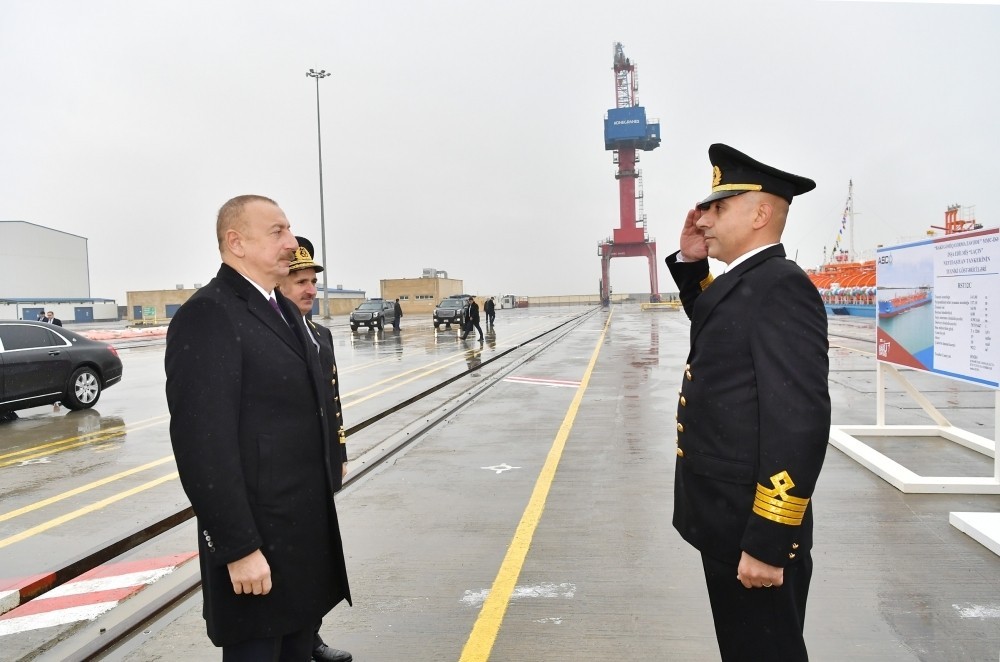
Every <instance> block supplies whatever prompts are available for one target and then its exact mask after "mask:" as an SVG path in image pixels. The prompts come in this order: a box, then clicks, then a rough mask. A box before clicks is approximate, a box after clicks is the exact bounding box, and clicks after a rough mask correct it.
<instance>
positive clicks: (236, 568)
mask: <svg viewBox="0 0 1000 662" xmlns="http://www.w3.org/2000/svg"><path fill="white" fill-rule="evenodd" d="M226 567H227V568H229V579H230V581H232V582H233V592H234V593H236V595H240V594H241V593H246V594H247V595H249V594H251V593H252V594H254V595H267V594H268V593H270V592H271V566H270V565H268V563H267V559H265V558H264V554H263V553H262V552H261V551H260V550H259V549H258V550H256V551H253V552H250V553H249V554H247V555H246V556H244V557H243V558H241V559H239V560H237V561H233V562H232V563H228V564H227V565H226Z"/></svg>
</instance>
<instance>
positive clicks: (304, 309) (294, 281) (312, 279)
mask: <svg viewBox="0 0 1000 662" xmlns="http://www.w3.org/2000/svg"><path fill="white" fill-rule="evenodd" d="M295 240H296V241H297V242H298V244H299V247H298V249H296V251H295V255H294V257H293V259H292V262H291V264H290V265H289V267H288V275H287V276H285V277H284V278H283V279H282V280H281V283H280V284H279V286H280V289H281V293H282V294H283V295H284V296H285V297H286V298H287V299H289V300H291V302H292V303H293V304H295V307H296V308H298V309H299V313H301V315H302V320H303V322H304V323H305V327H306V331H307V332H308V334H309V336H310V340H311V341H312V343H313V345H314V347H315V348H316V351H317V352H318V353H319V362H320V367H321V373H322V374H324V375H326V376H327V379H329V383H330V392H329V394H328V395H327V402H328V404H329V407H328V411H329V414H328V415H329V416H330V419H329V420H331V421H333V423H332V425H331V430H336V431H337V443H338V444H339V446H340V457H341V461H342V464H341V478H343V477H344V476H346V475H347V443H346V434H345V432H344V418H343V409H342V407H341V404H340V387H339V386H338V384H337V358H336V356H335V355H334V353H333V336H332V334H331V333H330V329H328V328H326V327H325V326H321V325H319V324H316V323H314V322H313V321H312V309H313V302H314V301H315V300H316V280H317V279H316V274H318V273H321V272H322V271H323V267H322V266H321V265H319V264H317V263H316V261H315V260H313V257H312V256H313V245H312V242H311V241H309V240H308V239H306V238H305V237H295ZM331 443H333V442H332V441H331ZM336 487H337V488H338V489H339V487H340V484H339V483H338V484H337V485H336ZM312 658H313V660H318V661H319V662H351V660H352V659H353V657H352V656H351V654H350V653H348V652H347V651H342V650H338V649H336V648H331V647H330V646H327V645H326V643H325V642H324V641H323V639H322V637H320V635H319V628H318V627H317V628H316V634H315V636H314V638H313V653H312Z"/></svg>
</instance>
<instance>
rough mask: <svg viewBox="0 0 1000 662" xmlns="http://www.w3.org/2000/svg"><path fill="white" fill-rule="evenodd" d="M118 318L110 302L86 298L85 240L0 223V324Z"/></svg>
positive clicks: (31, 226) (20, 223)
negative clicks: (45, 318) (47, 317)
mask: <svg viewBox="0 0 1000 662" xmlns="http://www.w3.org/2000/svg"><path fill="white" fill-rule="evenodd" d="M49 310H51V311H52V312H53V313H55V316H56V317H58V318H59V319H61V320H62V321H63V322H95V321H109V320H117V319H118V305H117V303H116V302H115V300H114V299H101V298H94V297H92V296H91V293H90V258H89V255H88V250H87V238H86V237H80V236H77V235H75V234H70V233H68V232H62V231H60V230H55V229H53V228H47V227H44V226H42V225H37V224H35V223H28V222H26V221H0V319H30V320H34V319H37V317H38V314H39V313H40V312H44V311H49Z"/></svg>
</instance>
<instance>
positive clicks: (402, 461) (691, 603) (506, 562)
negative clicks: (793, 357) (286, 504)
mask: <svg viewBox="0 0 1000 662" xmlns="http://www.w3.org/2000/svg"><path fill="white" fill-rule="evenodd" d="M553 310H555V309H553ZM613 310H614V312H613V316H612V319H611V321H610V324H608V326H607V329H606V330H605V317H606V315H604V314H601V315H597V316H594V317H592V318H590V319H589V320H588V321H586V322H585V323H584V324H583V325H582V326H581V327H580V328H578V329H577V330H575V331H574V332H572V333H571V334H570V335H569V336H567V337H566V338H565V339H563V340H562V341H560V342H559V343H558V344H557V345H555V346H554V347H552V348H551V349H550V350H548V351H546V352H545V353H544V354H542V355H540V356H539V357H537V358H536V359H534V360H532V361H530V362H528V363H526V364H524V365H523V366H521V367H520V368H519V369H518V370H517V371H516V372H515V373H513V374H512V375H511V376H510V378H508V379H506V380H504V381H503V382H501V383H499V384H498V385H496V386H495V387H493V388H491V389H490V390H489V391H487V392H486V393H484V394H483V395H481V396H480V397H478V398H477V399H475V400H474V401H473V402H472V403H471V404H469V405H467V406H466V407H464V408H462V409H461V410H459V411H457V412H456V413H455V414H453V415H452V416H451V417H450V418H449V419H448V420H447V421H446V423H445V424H444V425H440V426H438V427H437V428H435V429H434V430H432V431H431V432H430V433H429V434H428V435H426V436H425V437H424V438H423V439H422V440H421V441H420V442H419V443H418V444H416V445H414V446H413V447H411V448H410V449H408V450H407V451H406V452H404V453H403V454H401V455H399V456H397V457H395V458H394V459H393V460H392V461H391V462H390V463H388V464H386V465H384V466H382V467H380V468H379V469H377V470H376V471H373V472H372V473H371V474H369V475H367V476H365V477H363V478H362V479H361V480H360V481H358V482H357V483H355V484H354V485H352V486H351V487H349V488H348V489H346V490H344V491H343V492H342V493H341V494H340V495H338V511H339V513H340V517H341V526H342V530H343V533H344V539H345V548H346V551H347V554H348V570H349V572H350V575H351V581H352V590H353V593H354V597H355V605H354V607H353V608H350V607H347V606H345V605H341V606H338V607H337V608H336V609H335V610H334V611H333V612H332V613H331V614H330V615H328V617H327V618H326V619H325V620H324V624H323V630H322V631H323V634H324V637H325V638H326V639H327V641H328V642H329V643H330V644H331V645H334V646H337V647H340V648H345V649H347V650H350V651H352V652H353V653H354V656H355V659H356V660H358V661H359V662H362V661H392V662H396V661H400V660H428V661H431V660H434V661H438V660H458V659H460V657H461V655H462V651H463V649H469V648H471V649H476V647H477V646H481V645H482V635H481V632H482V628H483V627H484V626H483V622H484V617H483V616H482V615H481V610H482V607H483V604H484V601H485V600H487V599H488V596H489V594H490V592H491V590H493V591H501V589H502V587H503V586H505V585H507V584H510V586H511V587H512V593H511V598H510V600H509V602H508V603H506V612H505V613H504V614H503V618H502V622H501V623H500V624H499V629H498V631H497V633H496V639H495V643H494V644H493V646H492V654H491V655H490V656H489V659H491V660H494V661H504V660H597V659H622V660H675V659H676V660H713V659H718V652H717V649H716V645H715V638H714V632H713V630H712V623H711V614H710V610H709V606H708V599H707V594H706V593H705V589H704V581H703V578H702V575H701V568H700V561H699V558H698V555H697V553H696V552H695V551H694V550H693V549H691V548H690V547H688V546H687V545H686V544H685V543H684V542H683V541H682V540H681V539H680V537H679V536H678V535H677V534H676V533H675V532H674V531H673V529H672V528H671V527H670V514H671V507H672V506H671V500H672V481H673V463H674V452H673V450H674V446H673V436H674V435H673V431H672V424H673V417H674V407H675V406H676V392H677V385H678V383H679V379H680V375H681V371H682V366H683V364H684V359H685V356H686V353H687V331H688V323H687V321H686V319H685V318H684V316H683V314H680V313H676V312H665V311H658V312H641V311H640V310H639V309H638V307H629V306H625V307H622V306H616V307H614V309H613ZM556 314H559V313H556ZM562 314H565V312H563V313H562ZM405 330H406V328H405V326H404V331H405ZM602 334H606V335H604V336H603V339H602ZM873 336H874V334H873V331H872V327H871V324H870V323H869V322H859V321H856V320H833V321H832V322H831V352H830V355H831V378H830V381H831V391H832V394H833V402H834V417H833V418H834V423H835V424H871V423H874V421H875V403H874V367H875V359H874V353H873ZM443 340H444V342H445V343H451V342H453V341H452V340H451V339H447V338H445V339H443ZM340 342H341V343H342V344H341V345H340V346H338V348H337V352H338V359H339V361H340V364H341V369H342V371H343V372H344V379H345V382H346V380H347V374H348V373H347V369H348V366H354V365H357V366H358V368H359V369H358V370H357V372H356V373H355V374H357V375H358V379H359V381H358V383H359V385H360V384H362V382H361V378H362V377H361V376H363V375H365V374H366V371H371V372H370V374H372V375H374V373H375V372H377V371H378V370H379V369H378V368H374V367H372V368H363V369H362V368H361V366H363V365H367V363H366V361H370V360H372V358H373V357H372V356H371V355H373V354H374V353H375V349H376V348H375V346H374V345H373V346H371V347H369V346H368V345H366V344H359V341H358V340H357V339H354V340H353V341H352V340H350V339H345V338H342V339H341V340H340ZM352 342H353V344H352V345H351V347H352V349H353V348H355V347H365V348H366V349H365V350H358V356H359V357H364V358H360V359H359V360H358V362H357V363H356V364H355V363H354V362H353V360H352V359H350V358H348V356H350V354H351V352H349V351H348V350H347V347H348V344H350V343H352ZM364 342H366V341H364V340H363V341H361V343H364ZM404 342H405V339H404ZM431 344H432V343H431V340H430V339H429V338H428V340H427V341H426V342H425V343H424V344H423V345H422V346H418V345H416V343H414V344H413V347H412V349H413V352H412V354H418V353H420V352H428V353H429V351H430V350H429V347H430V346H431ZM433 345H434V346H438V345H439V343H438V339H437V338H435V339H434V343H433ZM445 346H446V347H448V348H449V349H450V348H451V347H452V345H448V344H446V345H445ZM598 346H599V347H600V352H599V354H598V355H597V359H596V363H595V364H594V368H593V371H592V373H589V381H587V384H586V390H585V391H582V393H580V394H579V396H578V395H577V394H578V388H577V387H576V386H575V384H576V383H578V382H580V381H581V380H585V379H586V378H587V376H588V362H589V361H590V360H591V357H592V356H593V355H594V352H595V349H597V347H598ZM380 348H381V346H380ZM457 348H459V347H457ZM386 349H387V351H386V352H385V354H384V356H378V357H374V358H375V360H382V359H385V363H384V364H381V365H383V367H384V366H385V365H387V364H393V365H394V371H396V372H404V371H405V369H406V365H408V364H404V363H403V361H404V359H402V358H401V357H398V356H396V355H394V354H393V353H392V352H391V351H388V348H386ZM471 349H472V352H473V354H475V351H477V350H476V349H475V348H471ZM408 351H409V350H408V349H406V350H404V354H406V353H407V352H408ZM465 351H468V350H465ZM483 351H484V352H485V351H487V347H486V346H485V345H484V349H483ZM426 355H427V354H425V356H426ZM455 358H457V359H459V360H460V361H461V364H459V365H460V367H464V366H466V360H467V359H468V360H472V361H474V360H476V357H475V356H472V357H466V356H465V355H464V353H463V355H462V356H460V357H459V356H456V357H455ZM126 370H128V364H127V365H126ZM442 371H444V369H442ZM126 374H128V373H126ZM381 374H382V375H383V376H382V378H383V379H384V378H385V373H381ZM907 374H908V376H909V377H910V378H911V380H912V381H913V382H914V383H915V384H917V385H918V387H919V388H920V390H921V392H923V393H924V394H925V395H926V396H927V397H928V398H929V399H930V400H931V401H932V402H933V403H934V404H935V405H936V406H938V407H939V408H941V409H942V411H943V412H945V413H946V415H947V416H948V418H949V419H950V420H951V421H952V422H953V423H954V424H956V425H958V426H960V427H964V428H967V429H970V430H974V431H977V432H978V433H979V434H982V435H984V436H986V437H989V438H995V430H993V425H994V421H995V418H994V412H993V408H992V403H993V399H992V398H993V395H992V392H989V391H987V390H985V389H981V388H978V387H974V386H970V385H966V384H961V383H958V382H951V381H948V380H943V379H940V378H934V377H931V376H928V375H922V374H916V373H907ZM377 381H379V379H377V378H375V377H374V376H372V377H370V378H368V381H366V382H364V384H374V383H375V382H377ZM352 383H353V378H352ZM359 387H360V386H359ZM889 389H890V391H889V394H888V396H887V407H888V411H887V422H888V423H890V424H893V423H913V422H922V423H929V422H930V419H929V418H928V417H927V416H926V415H925V414H923V412H922V411H920V410H919V408H918V407H917V406H916V405H915V404H912V402H911V401H910V400H909V398H908V397H907V396H906V395H905V394H904V393H903V392H902V389H901V388H899V387H898V386H895V385H893V384H891V383H890V384H889ZM372 390H377V387H372ZM113 393H114V391H113V390H111V391H108V394H106V395H111V394H113ZM577 397H578V398H579V399H578V400H575V398H577ZM359 407H360V405H359ZM574 407H575V409H574ZM152 413H154V412H152V411H147V412H144V416H146V417H150V414H152ZM352 416H353V414H352ZM561 437H562V438H563V441H564V443H565V446H564V447H563V448H562V449H561V451H560V450H558V448H557V447H558V445H559V440H560V438H561ZM150 443H152V442H150ZM885 446H886V452H888V453H890V454H892V455H893V456H894V457H896V458H897V459H899V461H901V462H904V463H905V464H907V466H911V467H912V468H914V470H917V471H920V467H935V468H940V467H942V466H947V467H949V468H953V469H955V470H956V471H965V472H970V473H975V474H982V475H989V474H990V472H991V471H992V460H990V459H989V458H986V457H984V456H981V455H978V454H975V453H972V452H971V451H968V450H967V449H964V448H961V447H958V446H957V445H955V444H951V443H946V442H941V441H938V440H933V439H929V440H920V441H919V442H916V443H911V442H902V441H900V440H891V439H890V440H887V441H886V442H885ZM359 451H360V449H359ZM352 452H353V451H352ZM152 455H155V453H151V454H150V456H152ZM554 456H556V460H557V464H556V466H557V469H556V470H555V471H554V472H552V473H551V474H549V473H548V471H547V468H546V467H550V466H552V462H553V461H554V460H553V457H554ZM547 462H548V463H549V464H546V463H547ZM170 470H172V468H171V469H170ZM546 480H548V482H549V484H548V487H547V492H545V495H544V499H543V501H542V504H543V508H542V509H541V510H538V511H537V512H533V513H532V508H533V507H537V503H538V501H537V498H538V497H537V495H538V489H539V485H543V484H544V483H545V482H546ZM5 500H6V499H5ZM167 500H169V499H167ZM813 503H814V506H815V508H816V511H815V512H816V531H815V537H816V547H815V549H814V551H813V555H814V560H815V572H814V579H813V588H812V592H811V595H810V604H809V614H808V618H807V621H806V640H807V644H808V645H809V648H810V654H811V658H812V659H814V660H838V661H839V660H872V661H874V660H878V661H880V662H881V661H897V660H898V661H909V660H928V661H931V660H933V661H949V660H989V661H992V660H996V659H998V658H1000V557H998V556H996V555H995V554H993V553H992V552H990V551H989V550H988V549H986V548H985V547H983V546H982V545H980V544H979V543H977V542H975V541H974V540H972V539H971V538H969V537H968V536H966V535H965V534H963V533H961V532H960V531H958V530H957V529H955V528H954V527H952V526H951V525H950V524H949V523H948V513H949V512H951V511H956V510H958V511H990V512H1000V497H998V496H989V495H985V496H983V495H980V496H970V495H939V494H935V495H921V494H903V493H901V492H899V491H897V490H896V489H895V488H893V487H891V486H890V485H888V484H887V483H885V482H884V481H882V480H881V479H879V478H877V477H876V476H874V475H873V474H871V473H870V472H869V471H868V470H866V469H864V468H862V467H860V466H859V465H858V464H856V463H855V462H854V461H853V460H850V459H849V458H847V457H846V456H845V455H844V454H842V453H840V452H839V451H837V450H836V449H834V448H833V447H831V448H830V449H829V450H828V453H827V461H826V464H825V466H824V470H823V474H822V475H821V477H820V481H819V484H818V486H817V492H816V494H815V495H814V501H813ZM3 510H4V511H7V510H8V508H6V507H5V508H4V509H3ZM526 513H528V514H529V515H531V514H534V515H535V516H537V517H538V519H537V525H536V528H534V529H533V530H531V531H530V536H528V540H527V541H526V540H525V539H524V536H523V535H522V536H521V537H520V538H518V539H515V531H520V532H521V533H522V534H523V533H524V531H523V529H519V528H518V527H519V525H520V526H522V527H523V526H524V522H525V520H526ZM527 519H530V517H528V518H527ZM0 535H3V534H0ZM512 541H513V544H512ZM525 543H527V545H526V547H525ZM192 546H193V544H192ZM518 548H523V549H522V551H523V553H524V556H523V560H522V561H521V562H520V563H519V564H517V563H515V564H514V565H513V566H512V565H511V561H510V556H509V555H510V552H511V550H516V549H518ZM4 552H5V550H0V554H3V553H4ZM499 594H500V593H496V594H495V595H499ZM200 609H201V605H200V597H195V598H192V599H191V600H189V601H187V602H186V603H185V604H184V605H183V606H182V608H179V609H178V610H176V611H175V612H174V613H173V614H172V618H173V620H171V621H170V622H169V623H168V622H164V623H161V624H159V625H158V626H156V627H154V628H152V629H151V630H150V632H149V634H148V635H147V636H146V637H145V638H143V639H141V640H139V641H138V642H136V643H135V644H134V645H135V646H137V648H133V649H131V650H126V651H123V652H121V653H119V654H116V655H114V656H112V657H111V659H129V660H177V659H184V660H217V659H219V652H218V651H217V649H214V648H213V647H212V646H211V644H210V643H209V642H208V640H207V638H206V636H205V634H204V623H203V621H202V619H201V615H200ZM486 621H489V618H486ZM489 625H490V624H489V623H487V626H489ZM486 629H487V630H488V629H489V627H487V628H486ZM15 659H16V658H15ZM467 659H477V658H475V657H469V658H467Z"/></svg>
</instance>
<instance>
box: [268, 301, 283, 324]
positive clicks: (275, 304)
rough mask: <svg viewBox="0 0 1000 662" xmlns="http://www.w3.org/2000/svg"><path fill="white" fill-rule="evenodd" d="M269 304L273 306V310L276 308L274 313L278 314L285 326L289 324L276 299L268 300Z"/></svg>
mask: <svg viewBox="0 0 1000 662" xmlns="http://www.w3.org/2000/svg"><path fill="white" fill-rule="evenodd" d="M267 302H268V303H269V304H271V308H274V312H276V313H278V317H280V318H281V320H282V321H283V322H284V323H285V324H288V320H286V319H285V316H284V315H282V314H281V308H280V307H278V302H277V301H275V300H274V297H271V298H270V299H268V300H267Z"/></svg>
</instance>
